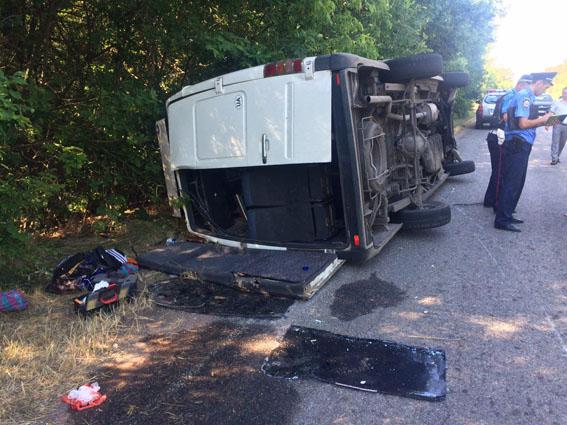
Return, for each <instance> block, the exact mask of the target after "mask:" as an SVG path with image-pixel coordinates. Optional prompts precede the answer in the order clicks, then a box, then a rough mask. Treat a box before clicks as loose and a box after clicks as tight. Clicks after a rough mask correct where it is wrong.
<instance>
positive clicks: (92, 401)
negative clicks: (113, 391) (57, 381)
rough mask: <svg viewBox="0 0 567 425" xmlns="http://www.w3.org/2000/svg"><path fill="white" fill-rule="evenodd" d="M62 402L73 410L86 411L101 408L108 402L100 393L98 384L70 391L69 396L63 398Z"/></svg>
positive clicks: (94, 383) (82, 386)
mask: <svg viewBox="0 0 567 425" xmlns="http://www.w3.org/2000/svg"><path fill="white" fill-rule="evenodd" d="M61 400H63V402H65V403H67V404H68V405H69V406H70V407H71V409H73V410H85V409H90V408H91V407H96V406H100V405H101V404H102V403H104V402H105V401H106V395H105V394H101V393H100V386H99V385H98V382H93V383H92V384H86V385H81V386H80V387H79V388H77V389H74V390H71V391H69V394H67V395H64V396H63V397H61Z"/></svg>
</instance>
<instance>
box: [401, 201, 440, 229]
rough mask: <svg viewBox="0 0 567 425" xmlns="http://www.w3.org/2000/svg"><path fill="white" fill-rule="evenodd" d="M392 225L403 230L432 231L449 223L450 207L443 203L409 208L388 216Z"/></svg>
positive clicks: (431, 203)
mask: <svg viewBox="0 0 567 425" xmlns="http://www.w3.org/2000/svg"><path fill="white" fill-rule="evenodd" d="M390 221H392V222H393V223H402V224H403V225H404V227H403V228H404V229H410V230H411V229H415V230H418V229H432V228H434V227H440V226H444V225H445V224H448V223H450V222H451V207H450V206H449V205H447V204H445V203H443V202H434V201H432V202H424V203H423V206H422V207H421V208H418V207H417V206H410V207H407V208H404V209H403V210H401V211H398V212H396V213H393V214H391V215H390Z"/></svg>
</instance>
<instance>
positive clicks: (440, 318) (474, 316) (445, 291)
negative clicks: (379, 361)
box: [286, 128, 567, 425]
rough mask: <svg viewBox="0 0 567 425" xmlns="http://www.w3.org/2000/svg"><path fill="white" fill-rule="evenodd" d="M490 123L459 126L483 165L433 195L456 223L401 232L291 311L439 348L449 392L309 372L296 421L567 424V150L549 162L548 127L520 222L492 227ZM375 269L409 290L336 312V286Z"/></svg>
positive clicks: (466, 151)
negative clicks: (512, 228)
mask: <svg viewBox="0 0 567 425" xmlns="http://www.w3.org/2000/svg"><path fill="white" fill-rule="evenodd" d="M486 133H487V130H474V129H472V128H471V129H469V128H466V129H464V130H463V131H462V132H461V133H460V134H459V136H458V143H459V148H460V150H461V153H462V154H463V157H464V158H465V159H473V160H474V161H475V162H476V166H477V171H476V172H475V173H473V174H469V175H464V176H459V177H453V178H451V179H449V180H448V183H446V184H445V185H444V186H443V187H442V188H441V189H440V190H439V192H438V193H437V194H436V196H435V197H434V198H433V199H437V200H443V201H445V202H447V203H449V204H450V205H451V206H452V221H451V223H450V224H449V225H446V226H444V227H441V228H438V229H432V230H429V231H422V232H419V233H417V232H402V233H401V234H399V235H398V236H397V237H396V238H395V239H394V240H393V241H392V242H391V243H389V244H388V246H387V247H386V248H385V249H384V251H382V253H381V254H380V255H379V256H378V257H376V258H375V259H373V260H372V261H370V262H369V263H367V264H365V265H363V266H361V267H353V266H346V267H344V268H343V269H342V270H341V271H340V272H339V274H338V275H337V276H336V277H335V279H333V280H332V281H331V282H330V283H329V284H328V286H327V287H326V288H324V290H323V291H321V293H320V294H319V295H318V297H317V298H316V299H314V300H313V301H312V302H309V303H306V304H296V305H295V306H294V307H293V309H292V311H291V313H290V315H289V318H288V319H287V320H286V322H291V323H295V324H301V325H306V326H315V327H322V328H325V329H328V330H331V331H334V332H337V333H344V334H348V335H353V336H359V337H368V338H382V339H390V340H393V341H397V342H402V343H407V344H416V345H423V346H432V347H438V348H443V349H444V350H446V352H447V361H448V370H447V381H448V388H449V393H448V395H447V398H446V400H445V401H444V402H441V403H428V402H423V401H414V400H408V399H404V398H400V397H393V396H384V395H376V394H364V393H358V392H354V391H346V390H344V389H340V388H336V387H333V386H331V385H322V384H319V383H315V382H301V383H297V384H296V386H297V388H298V391H299V393H300V395H301V400H302V403H301V404H300V405H299V406H298V412H297V414H296V416H295V417H294V420H293V421H292V422H290V423H293V424H371V423H376V424H428V425H433V424H467V425H473V424H474V425H480V424H483V425H484V424H495V425H496V424H498V425H504V424H510V425H521V424H526V425H527V424H550V425H551V424H553V425H563V424H567V397H566V392H567V374H566V372H567V366H566V365H567V314H566V313H567V267H566V265H565V263H564V260H563V258H564V255H563V253H564V252H565V249H566V241H567V217H565V216H564V213H565V212H567V185H566V184H565V180H566V178H567V158H565V164H561V163H560V164H559V165H558V166H551V165H549V162H550V157H549V148H550V144H551V132H549V133H546V132H545V131H544V130H543V129H540V130H539V131H538V137H537V141H536V144H535V146H534V150H533V151H532V155H531V159H530V164H529V170H528V177H527V181H526V186H525V189H524V192H523V195H522V198H521V200H520V204H519V206H518V211H517V217H518V218H522V219H524V220H525V224H523V225H521V228H522V230H523V232H522V233H519V234H516V233H513V234H512V233H510V232H504V231H500V230H496V229H494V228H493V219H494V215H493V212H492V210H491V209H487V208H484V207H483V206H482V199H483V195H484V190H485V188H486V184H487V183H488V178H489V176H490V157H489V155H488V150H487V148H486V142H485V141H484V138H485V136H486ZM373 273H375V274H376V276H377V277H378V278H380V279H382V280H385V281H388V282H391V283H393V284H394V285H396V286H397V287H398V288H399V289H401V290H403V291H405V299H404V300H403V301H402V302H401V303H399V304H398V305H395V306H391V307H387V308H376V309H375V310H374V311H373V312H371V313H369V314H366V315H363V316H360V317H357V318H355V319H354V320H350V321H341V320H339V319H337V318H335V317H333V316H332V315H331V313H330V309H329V306H330V305H332V304H333V299H334V297H335V292H336V291H337V290H338V289H339V288H340V287H341V286H343V285H346V284H348V283H349V282H353V281H356V280H359V279H362V278H365V277H369V276H370V275H372V274H373ZM315 319H318V320H321V321H322V322H323V323H321V324H319V323H318V322H314V320H315Z"/></svg>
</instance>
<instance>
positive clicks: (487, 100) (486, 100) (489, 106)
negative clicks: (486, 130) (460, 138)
mask: <svg viewBox="0 0 567 425" xmlns="http://www.w3.org/2000/svg"><path fill="white" fill-rule="evenodd" d="M505 94H506V90H490V91H489V92H488V93H487V94H486V95H485V96H484V97H483V98H482V100H479V102H478V108H477V110H476V123H475V127H476V128H482V126H483V125H484V124H489V126H490V127H494V126H496V124H497V122H495V120H494V118H493V114H494V108H495V107H496V102H497V101H498V99H500V98H501V97H502V96H504V95H505Z"/></svg>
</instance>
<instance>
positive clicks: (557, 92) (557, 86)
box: [547, 59, 567, 99]
mask: <svg viewBox="0 0 567 425" xmlns="http://www.w3.org/2000/svg"><path fill="white" fill-rule="evenodd" d="M547 71H555V72H557V75H556V76H555V78H554V79H553V87H551V88H550V89H549V90H547V92H548V93H549V94H550V95H551V96H553V99H557V98H558V97H559V96H561V93H562V91H563V89H564V88H566V87H567V59H565V60H564V61H563V63H561V64H560V65H557V66H553V67H551V68H549V69H547Z"/></svg>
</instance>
